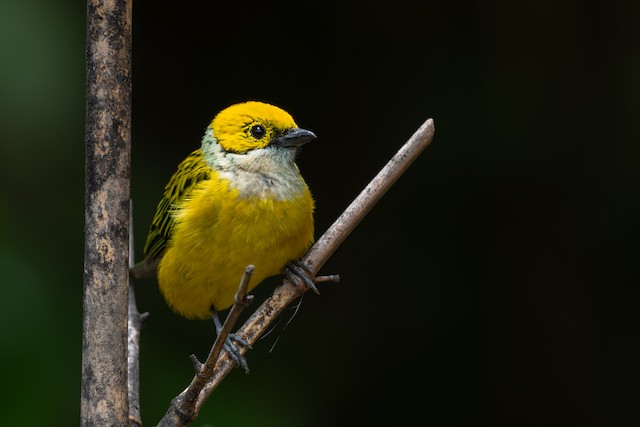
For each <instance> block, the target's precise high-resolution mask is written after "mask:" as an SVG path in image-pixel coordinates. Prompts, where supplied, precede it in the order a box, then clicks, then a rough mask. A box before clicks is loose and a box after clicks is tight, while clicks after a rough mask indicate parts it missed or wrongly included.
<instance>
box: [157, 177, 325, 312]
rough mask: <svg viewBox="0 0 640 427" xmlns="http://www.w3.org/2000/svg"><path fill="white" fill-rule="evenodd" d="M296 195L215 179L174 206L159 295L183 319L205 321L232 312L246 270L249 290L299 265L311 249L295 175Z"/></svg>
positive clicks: (309, 218) (308, 208)
mask: <svg viewBox="0 0 640 427" xmlns="http://www.w3.org/2000/svg"><path fill="white" fill-rule="evenodd" d="M298 179H299V183H302V185H300V186H299V190H297V191H294V192H289V193H287V197H284V198H283V197H282V194H281V193H280V194H270V193H269V192H266V193H264V192H263V193H256V194H247V193H246V192H241V191H240V190H239V189H238V188H236V187H234V186H233V185H232V184H231V181H230V180H229V179H227V178H224V177H223V176H222V175H221V174H220V173H218V172H215V171H214V172H213V173H212V177H211V179H208V180H206V181H203V182H200V183H198V184H197V187H196V188H195V189H194V190H193V192H192V193H191V194H190V196H189V197H188V198H187V199H186V200H184V201H182V202H181V204H180V205H178V206H176V208H175V210H174V212H173V215H174V216H175V220H176V223H175V226H174V229H173V233H172V234H173V235H172V238H171V241H170V243H169V245H168V247H167V249H166V252H165V254H164V256H163V257H162V259H161V261H160V264H159V267H158V281H159V285H160V289H161V291H162V293H163V294H164V297H165V299H166V300H167V302H168V304H169V305H170V306H171V308H172V309H173V310H174V311H176V312H178V313H179V314H182V315H183V316H185V317H188V318H208V317H210V316H211V309H212V308H215V309H216V310H224V309H226V308H228V307H230V306H231V304H232V303H233V298H234V296H235V293H236V291H237V288H238V284H239V283H240V278H241V277H242V274H243V272H244V269H245V267H246V266H247V265H249V264H253V265H254V267H255V269H254V273H253V276H252V278H251V281H250V283H249V289H250V290H251V289H253V288H254V287H255V286H256V285H257V284H259V283H260V282H261V281H263V280H264V279H265V278H267V277H269V276H273V275H276V274H279V273H280V272H281V271H282V268H283V267H284V265H285V264H286V263H287V262H289V261H293V260H295V259H298V258H299V257H300V256H302V255H303V254H304V252H305V251H306V250H307V249H308V248H309V247H310V246H311V244H312V243H313V209H314V204H313V199H312V197H311V194H310V192H309V189H308V188H307V186H306V184H304V181H303V180H302V178H301V177H300V176H299V175H298Z"/></svg>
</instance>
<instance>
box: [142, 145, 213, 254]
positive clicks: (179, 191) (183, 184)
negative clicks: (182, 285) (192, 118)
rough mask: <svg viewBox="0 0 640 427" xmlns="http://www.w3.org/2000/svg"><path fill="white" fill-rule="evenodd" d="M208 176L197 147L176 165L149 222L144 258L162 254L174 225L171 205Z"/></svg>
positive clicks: (209, 175)
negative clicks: (176, 168)
mask: <svg viewBox="0 0 640 427" xmlns="http://www.w3.org/2000/svg"><path fill="white" fill-rule="evenodd" d="M210 178H211V169H210V168H209V166H207V164H206V163H205V161H204V156H203V155H202V151H200V149H198V150H195V151H194V152H193V153H191V154H190V155H189V156H188V157H187V158H186V159H184V160H183V161H182V163H180V165H178V170H177V171H176V173H175V174H173V176H172V177H171V179H170V180H169V183H168V184H167V185H166V187H165V188H164V194H163V197H162V200H160V203H158V208H157V209H156V213H155V215H154V217H153V220H152V221H151V227H150V228H149V235H148V236H147V242H146V244H145V246H144V255H145V259H147V260H154V259H158V258H160V257H161V256H162V254H163V253H164V250H165V249H166V247H167V243H168V242H169V240H170V239H171V233H172V231H173V226H174V224H175V219H174V218H173V214H172V208H173V207H174V206H176V205H177V204H178V203H179V202H180V201H181V200H183V199H184V198H185V197H186V196H188V195H189V194H190V193H191V190H192V189H193V187H194V186H195V185H196V184H197V183H198V182H200V181H204V180H207V179H210Z"/></svg>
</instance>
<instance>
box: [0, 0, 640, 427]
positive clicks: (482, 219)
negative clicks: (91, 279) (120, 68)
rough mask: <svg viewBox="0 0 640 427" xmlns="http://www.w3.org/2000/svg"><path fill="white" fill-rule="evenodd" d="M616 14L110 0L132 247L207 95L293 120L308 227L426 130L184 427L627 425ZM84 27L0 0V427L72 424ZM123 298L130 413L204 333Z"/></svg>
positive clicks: (631, 209) (80, 21) (622, 9)
mask: <svg viewBox="0 0 640 427" xmlns="http://www.w3.org/2000/svg"><path fill="white" fill-rule="evenodd" d="M223 5H224V6H223ZM639 18H640V3H637V2H630V1H629V2H626V1H612V2H587V1H583V2H580V1H559V2H558V1H549V0H543V1H537V2H508V1H484V2H480V1H458V2H447V1H423V2H419V1H406V0H395V1H393V2H385V1H373V2H368V3H365V2H355V1H348V0H343V1H335V0H333V1H326V2H315V3H304V2H253V1H245V2H240V3H239V4H238V5H235V6H234V5H231V4H230V2H227V3H223V4H221V3H219V2H199V3H188V4H182V5H179V4H178V3H175V2H172V3H169V2H153V1H150V0H135V4H134V41H133V46H134V48H133V55H134V56H133V58H134V70H133V76H134V77H133V131H132V136H133V146H132V184H131V190H132V197H133V199H134V206H135V209H134V219H135V226H136V250H137V251H138V253H139V254H140V253H141V251H142V246H143V244H144V238H145V233H146V230H147V227H148V225H149V222H150V220H151V216H152V214H153V212H154V210H155V205H156V203H157V201H158V199H159V197H160V194H161V191H162V188H163V186H164V184H165V182H166V181H167V180H168V178H169V177H170V175H171V174H172V173H173V171H174V170H175V167H176V165H177V163H178V162H179V161H180V160H181V159H182V158H183V157H184V156H185V155H186V154H188V153H189V152H190V151H191V150H193V149H194V148H195V147H197V146H198V144H199V140H200V137H201V135H202V133H203V131H204V129H205V127H206V126H207V124H208V123H209V121H210V120H211V118H212V117H213V115H214V114H215V113H216V112H217V111H219V110H220V109H222V108H224V107H225V106H227V105H229V104H232V103H235V102H238V101H243V100H247V99H256V100H262V101H267V102H271V103H274V104H276V105H279V106H281V107H283V108H285V109H287V110H288V111H289V112H291V114H292V115H293V116H294V117H295V118H296V121H297V122H298V124H299V125H301V126H303V127H306V128H309V129H311V130H313V131H314V132H316V133H317V134H318V135H319V139H318V140H317V141H316V142H314V143H313V144H311V145H309V146H307V147H305V149H304V151H303V152H302V154H301V156H300V158H299V165H300V168H301V170H302V172H303V174H304V176H305V178H306V179H307V182H308V183H309V185H310V187H311V189H312V191H313V192H314V195H315V198H316V200H317V215H316V218H317V236H319V235H320V234H321V233H322V232H323V231H324V230H325V229H326V228H327V227H328V226H329V225H330V224H331V223H332V222H333V221H334V220H335V219H336V218H337V216H338V215H339V214H340V213H341V212H342V210H343V209H344V208H345V207H346V206H347V205H348V203H349V202H350V201H351V200H352V199H353V198H354V197H355V196H356V195H357V194H358V192H359V191H360V190H361V189H362V188H363V187H364V185H366V183H368V181H369V180H370V179H371V178H372V177H373V176H374V174H375V173H376V172H377V171H378V170H379V169H380V168H381V167H382V166H383V165H384V164H385V163H386V161H387V160H388V159H389V158H390V157H391V156H392V155H393V154H394V153H395V152H396V150H397V149H398V148H399V147H400V146H401V145H402V143H404V141H405V140H406V139H407V138H408V137H409V136H410V135H411V134H412V133H413V132H414V130H415V129H416V128H417V127H418V126H419V125H420V124H421V123H422V122H423V121H424V120H425V119H426V118H428V117H433V118H434V120H435V123H436V137H435V140H434V142H433V144H432V146H431V147H429V148H428V149H427V150H426V151H425V152H424V153H423V154H422V155H421V157H420V158H419V159H418V160H417V161H416V162H415V163H414V164H413V165H412V166H411V168H410V169H409V170H408V171H407V172H406V173H405V175H404V176H403V177H402V178H401V179H400V180H399V181H398V182H397V184H396V185H395V186H394V187H393V188H392V190H391V191H390V192H389V193H388V194H387V195H386V196H385V197H384V198H383V199H382V200H381V202H380V203H379V204H378V205H377V206H376V207H375V208H374V209H373V211H371V213H370V214H369V215H368V216H367V217H366V218H365V220H364V221H363V222H362V223H361V224H360V226H359V227H358V228H357V229H356V230H355V231H354V233H353V234H352V235H351V236H350V237H349V238H348V239H347V241H346V242H345V243H344V244H343V246H342V247H341V248H340V249H339V250H338V252H337V253H336V254H335V255H334V256H333V258H332V259H331V260H330V261H329V263H328V264H327V265H326V266H325V268H323V270H322V272H324V273H339V274H340V275H341V276H342V283H341V284H339V285H323V286H322V295H321V296H316V295H313V294H309V295H307V296H305V298H304V300H303V302H302V305H301V307H300V309H299V311H298V313H297V315H296V317H295V318H294V319H293V321H291V323H289V324H288V326H287V327H286V329H285V328H284V327H283V325H284V324H285V323H286V321H287V320H288V319H289V318H290V317H291V316H292V314H293V310H289V311H287V313H286V314H285V315H284V316H283V317H282V319H283V321H282V322H281V323H280V324H279V325H277V326H276V327H275V328H274V330H273V332H272V333H271V334H270V335H268V336H267V337H266V338H265V339H263V340H262V341H260V342H259V343H258V344H257V345H256V346H255V348H254V350H253V351H251V352H250V353H249V355H248V360H249V363H250V366H251V374H250V375H245V374H244V373H242V372H241V371H240V370H235V371H234V372H232V373H231V375H229V376H228V377H227V379H226V380H225V381H224V383H223V384H222V385H221V386H220V388H219V389H218V390H217V391H216V392H215V393H214V395H213V396H212V397H211V399H210V400H209V401H208V402H207V403H206V405H205V407H204V409H203V411H202V413H201V416H200V418H199V419H198V420H197V421H196V422H195V423H194V424H193V425H195V426H280V427H282V426H311V427H316V426H318V427H319V426H352V425H369V426H371V425H385V426H388V425H403V424H409V423H413V422H414V421H412V420H419V422H420V424H423V425H437V426H476V425H492V426H515V425H517V426H540V425H545V426H555V425H558V426H573V425H576V426H585V425H594V426H602V425H638V424H640V415H638V414H639V413H638V411H637V405H638V400H639V398H640V368H639V363H638V361H639V360H640V314H639V310H638V309H639V307H640V290H639V287H638V283H639V276H640V275H639V272H640V269H639V267H638V266H639V263H638V260H637V258H638V243H639V242H640V227H639V226H638V215H639V214H640V194H639V190H638V182H639V179H640V167H639V161H640V145H639V144H638V142H639V141H640V126H638V123H639V121H638V112H639V111H640V29H639V27H638V19H639ZM84 36H85V4H84V3H83V2H77V1H76V2H72V1H67V2H62V1H45V0H2V2H0V58H1V59H0V166H1V167H0V174H1V175H0V176H1V181H0V200H1V203H2V205H1V206H2V209H0V270H1V271H2V274H1V277H2V279H1V281H2V295H1V297H0V316H1V318H0V320H1V323H2V327H0V331H1V332H0V334H1V335H0V341H1V342H2V352H0V376H1V378H2V384H3V390H4V392H3V394H4V397H3V399H2V408H3V410H2V411H1V412H0V424H1V425H44V424H47V425H56V426H58V425H59V426H63V425H74V424H76V423H78V420H79V407H80V405H79V402H80V381H81V379H80V372H81V369H80V363H81V322H82V277H83V274H82V270H83V244H84V243H83V227H84V223H83V220H84V218H83V215H84V207H83V205H84V143H83V141H84V114H85V104H84V90H85V82H84V76H85V69H84V66H85V64H84V60H85V56H84V52H85V50H84V49H85V40H84ZM274 284H275V281H272V280H271V281H269V282H268V283H266V284H263V285H262V286H260V287H259V288H257V289H256V292H255V295H256V298H257V300H258V301H260V300H262V299H264V298H265V297H266V296H268V295H269V292H270V291H271V290H272V289H273V286H274ZM138 300H139V306H140V309H141V310H143V311H149V312H150V313H151V316H150V318H149V321H148V323H147V324H146V325H145V328H144V330H143V335H142V343H141V345H142V356H141V370H142V373H141V375H142V378H141V381H142V392H141V396H142V417H143V420H144V422H145V424H146V425H153V424H154V423H156V422H157V421H158V420H159V419H160V417H161V416H162V414H163V413H164V410H165V409H166V407H167V405H168V403H169V401H170V400H171V398H172V397H173V396H175V395H176V394H177V393H179V392H180V391H182V390H183V388H184V387H185V386H186V385H187V384H188V381H189V380H190V378H191V375H192V368H191V364H190V362H189V359H188V356H189V354H191V353H195V354H196V355H198V356H199V357H200V358H201V359H202V358H204V357H205V355H206V353H207V351H208V348H209V346H210V344H211V342H212V339H213V328H212V325H211V324H209V323H208V322H201V321H187V320H184V319H181V318H179V317H178V316H176V315H174V314H172V313H171V312H170V311H169V310H168V309H167V308H166V306H165V305H164V302H163V301H162V299H161V297H160V295H159V293H158V290H157V287H156V286H155V283H154V281H153V280H149V281H146V282H142V283H140V285H139V290H138ZM256 307H257V304H256ZM254 308H255V307H254ZM246 314H248V313H246ZM278 338H279V339H278ZM276 341H277V345H276V346H275V348H274V350H273V351H272V352H270V348H271V347H272V346H273V344H274V343H275V342H276Z"/></svg>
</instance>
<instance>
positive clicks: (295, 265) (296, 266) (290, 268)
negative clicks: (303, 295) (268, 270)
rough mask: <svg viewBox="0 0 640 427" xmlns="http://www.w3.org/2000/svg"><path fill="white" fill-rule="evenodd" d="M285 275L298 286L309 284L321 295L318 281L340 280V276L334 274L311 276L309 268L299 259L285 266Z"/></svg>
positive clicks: (308, 285) (335, 281)
mask: <svg viewBox="0 0 640 427" xmlns="http://www.w3.org/2000/svg"><path fill="white" fill-rule="evenodd" d="M283 274H284V277H286V278H287V279H288V280H289V281H290V282H291V283H293V284H295V285H297V286H305V285H306V286H307V287H309V288H311V289H312V290H313V292H315V293H316V294H318V295H320V291H319V290H318V287H317V286H316V283H323V282H334V283H338V282H340V276H338V275H337V274H332V275H329V276H316V277H313V276H311V273H310V272H309V270H307V268H306V267H305V266H304V265H303V264H302V263H300V262H298V261H292V262H290V263H288V264H287V265H286V266H285V267H284V273H283Z"/></svg>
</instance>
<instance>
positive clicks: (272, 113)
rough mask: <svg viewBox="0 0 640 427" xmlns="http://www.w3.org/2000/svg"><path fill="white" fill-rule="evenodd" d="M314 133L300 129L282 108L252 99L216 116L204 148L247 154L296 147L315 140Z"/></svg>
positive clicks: (207, 134)
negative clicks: (213, 144) (213, 145)
mask: <svg viewBox="0 0 640 427" xmlns="http://www.w3.org/2000/svg"><path fill="white" fill-rule="evenodd" d="M315 138H316V136H315V134H314V133H313V132H311V131H308V130H306V129H300V128H298V126H297V125H296V122H295V121H294V120H293V117H291V115H290V114H289V113H287V112H286V111H284V110H283V109H281V108H278V107H275V106H273V105H270V104H265V103H263V102H256V101H249V102H244V103H241V104H235V105H232V106H230V107H227V108H226V109H224V110H222V111H221V112H220V113H218V115H217V116H216V117H215V118H214V119H213V121H212V122H211V124H210V125H209V127H208V128H207V132H206V134H205V137H204V139H203V151H204V152H205V155H206V154H207V152H208V151H211V150H212V149H213V150H218V148H217V147H210V145H211V144H212V143H215V144H217V145H219V149H221V150H223V151H224V152H225V153H234V154H239V155H242V154H246V153H249V152H250V151H252V150H261V149H278V148H286V149H294V150H287V151H294V152H295V151H296V150H295V149H296V148H298V147H301V146H302V145H304V144H306V143H307V142H309V141H311V140H313V139H315Z"/></svg>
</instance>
